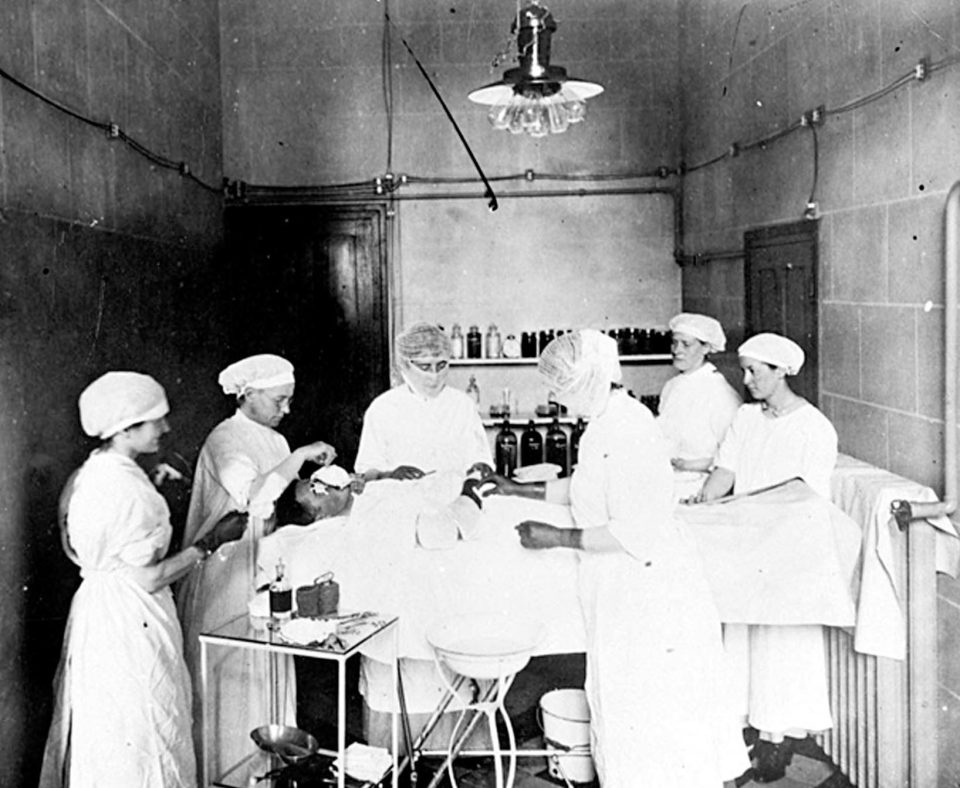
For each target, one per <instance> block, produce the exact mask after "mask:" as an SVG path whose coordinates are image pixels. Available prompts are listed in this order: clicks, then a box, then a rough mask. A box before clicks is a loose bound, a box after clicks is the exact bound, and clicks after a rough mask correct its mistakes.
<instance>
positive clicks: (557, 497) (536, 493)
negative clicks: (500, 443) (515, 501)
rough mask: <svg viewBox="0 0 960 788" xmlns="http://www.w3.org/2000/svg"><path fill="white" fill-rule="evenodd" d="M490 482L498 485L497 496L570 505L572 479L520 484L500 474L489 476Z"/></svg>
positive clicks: (495, 491)
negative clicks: (512, 496)
mask: <svg viewBox="0 0 960 788" xmlns="http://www.w3.org/2000/svg"><path fill="white" fill-rule="evenodd" d="M486 480H488V481H492V482H494V483H496V485H497V486H496V489H495V490H494V491H493V492H494V494H496V495H514V496H516V497H518V498H533V499H535V500H538V501H546V502H547V503H559V504H567V503H570V479H569V477H568V478H566V479H551V480H550V481H547V482H530V483H529V484H520V482H515V481H513V479H508V478H506V477H505V476H500V475H499V474H496V473H495V474H493V475H491V476H488V477H487V479H486Z"/></svg>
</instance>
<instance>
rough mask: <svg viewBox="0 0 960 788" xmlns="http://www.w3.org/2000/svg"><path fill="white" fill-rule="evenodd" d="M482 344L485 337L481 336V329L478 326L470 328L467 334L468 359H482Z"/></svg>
mask: <svg viewBox="0 0 960 788" xmlns="http://www.w3.org/2000/svg"><path fill="white" fill-rule="evenodd" d="M482 344H483V337H481V336H480V329H479V328H478V327H477V326H470V330H469V331H468V332H467V358H481V357H482V355H483V353H482V351H481V347H482Z"/></svg>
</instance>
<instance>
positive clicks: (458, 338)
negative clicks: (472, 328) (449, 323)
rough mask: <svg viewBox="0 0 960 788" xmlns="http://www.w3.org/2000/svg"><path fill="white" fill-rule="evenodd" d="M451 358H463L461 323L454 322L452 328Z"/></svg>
mask: <svg viewBox="0 0 960 788" xmlns="http://www.w3.org/2000/svg"><path fill="white" fill-rule="evenodd" d="M450 358H463V333H462V332H461V331H460V324H459V323H454V324H453V328H452V329H451V330H450Z"/></svg>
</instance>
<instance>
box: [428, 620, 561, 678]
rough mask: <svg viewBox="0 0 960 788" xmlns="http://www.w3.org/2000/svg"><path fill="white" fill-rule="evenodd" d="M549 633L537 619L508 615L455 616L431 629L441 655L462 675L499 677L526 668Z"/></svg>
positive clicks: (443, 659) (429, 635)
mask: <svg viewBox="0 0 960 788" xmlns="http://www.w3.org/2000/svg"><path fill="white" fill-rule="evenodd" d="M545 634H546V631H545V629H544V628H543V625H542V624H540V623H539V622H536V621H530V620H527V619H520V618H514V617H512V616H504V615H474V616H462V617H457V618H452V619H449V620H447V621H444V622H443V623H441V624H440V625H439V626H436V627H433V628H432V629H431V630H430V631H428V632H427V642H428V643H430V645H431V646H433V649H434V651H436V653H437V657H438V658H439V659H440V660H441V661H443V662H445V663H446V664H447V666H448V667H449V668H450V669H451V670H453V671H455V672H456V673H459V674H460V675H462V676H467V677H468V678H474V679H496V678H499V677H506V676H510V675H513V674H514V673H517V672H518V671H520V670H522V669H523V668H524V667H525V666H526V664H527V662H529V661H530V657H531V655H532V654H533V652H534V650H535V649H536V647H537V646H538V645H539V644H540V642H541V641H542V640H543V638H544V636H545Z"/></svg>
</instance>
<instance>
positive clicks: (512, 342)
mask: <svg viewBox="0 0 960 788" xmlns="http://www.w3.org/2000/svg"><path fill="white" fill-rule="evenodd" d="M500 355H501V356H503V357H504V358H520V342H519V341H518V340H517V338H516V336H514V335H513V334H507V338H506V339H505V340H503V345H502V346H501V348H500Z"/></svg>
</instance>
